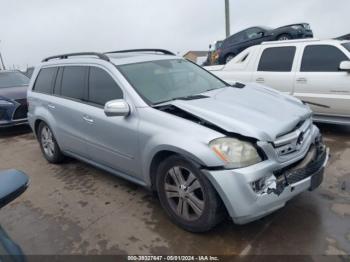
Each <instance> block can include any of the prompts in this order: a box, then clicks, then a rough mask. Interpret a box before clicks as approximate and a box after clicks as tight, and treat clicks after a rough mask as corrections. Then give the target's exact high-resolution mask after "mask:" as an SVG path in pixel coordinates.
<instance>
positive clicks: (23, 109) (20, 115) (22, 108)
mask: <svg viewBox="0 0 350 262" xmlns="http://www.w3.org/2000/svg"><path fill="white" fill-rule="evenodd" d="M16 102H17V103H19V104H20V105H19V106H18V107H17V108H16V111H15V113H14V114H13V117H12V119H13V120H18V119H24V118H27V113H28V104H27V99H19V100H16Z"/></svg>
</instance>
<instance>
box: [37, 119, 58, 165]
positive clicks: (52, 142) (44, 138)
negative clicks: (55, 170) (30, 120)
mask: <svg viewBox="0 0 350 262" xmlns="http://www.w3.org/2000/svg"><path fill="white" fill-rule="evenodd" d="M38 140H39V144H40V148H41V151H42V153H43V155H44V157H45V158H46V160H47V161H49V162H50V163H52V164H59V163H61V162H62V161H63V160H64V155H63V154H62V152H61V149H60V148H59V146H58V144H57V141H56V138H55V136H54V134H53V133H52V131H51V129H50V127H49V126H48V125H47V124H46V123H44V122H41V123H40V124H39V128H38Z"/></svg>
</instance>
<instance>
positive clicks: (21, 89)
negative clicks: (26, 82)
mask: <svg viewBox="0 0 350 262" xmlns="http://www.w3.org/2000/svg"><path fill="white" fill-rule="evenodd" d="M27 90H28V86H18V87H6V88H0V97H3V98H5V99H10V100H17V99H25V98H27Z"/></svg>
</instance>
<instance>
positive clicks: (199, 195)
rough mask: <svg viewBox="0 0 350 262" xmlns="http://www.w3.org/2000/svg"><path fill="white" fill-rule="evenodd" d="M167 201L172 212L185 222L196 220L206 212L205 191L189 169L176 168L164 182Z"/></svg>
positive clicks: (167, 175) (171, 170)
mask: <svg viewBox="0 0 350 262" xmlns="http://www.w3.org/2000/svg"><path fill="white" fill-rule="evenodd" d="M164 189H165V194H166V197H167V201H168V203H169V205H170V207H171V208H172V210H173V211H174V212H175V213H176V214H177V215H178V216H180V217H181V218H183V219H185V220H189V221H191V220H196V219H198V218H199V217H200V216H201V215H202V214H203V210H204V205H205V201H204V190H203V187H202V185H201V183H200V181H199V180H198V178H197V177H196V176H195V175H194V174H193V173H192V172H191V171H190V170H188V169H186V168H184V167H180V166H175V167H173V168H172V169H170V170H169V171H168V172H167V174H166V176H165V181H164Z"/></svg>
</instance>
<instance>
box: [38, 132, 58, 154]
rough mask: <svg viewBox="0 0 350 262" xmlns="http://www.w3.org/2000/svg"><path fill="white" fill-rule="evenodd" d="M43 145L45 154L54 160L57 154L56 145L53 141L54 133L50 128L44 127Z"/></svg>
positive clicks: (42, 133)
mask: <svg viewBox="0 0 350 262" xmlns="http://www.w3.org/2000/svg"><path fill="white" fill-rule="evenodd" d="M41 144H42V146H43V149H44V152H45V154H46V155H47V156H48V157H50V158H52V157H53V156H54V153H55V143H54V141H53V135H52V132H51V130H50V128H49V127H48V126H44V127H43V129H42V131H41Z"/></svg>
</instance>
